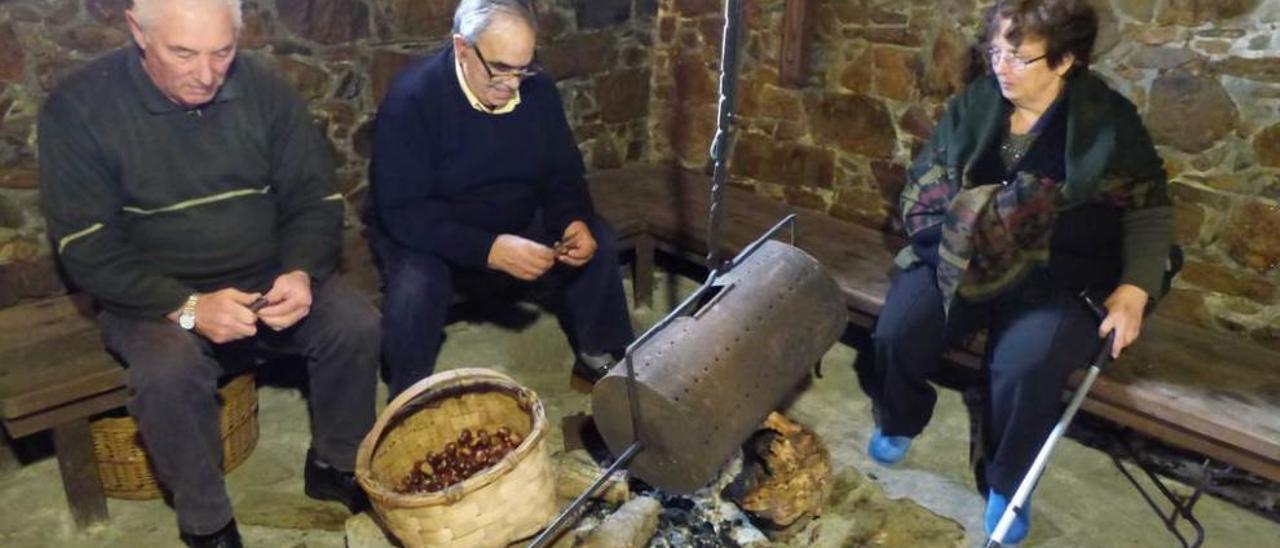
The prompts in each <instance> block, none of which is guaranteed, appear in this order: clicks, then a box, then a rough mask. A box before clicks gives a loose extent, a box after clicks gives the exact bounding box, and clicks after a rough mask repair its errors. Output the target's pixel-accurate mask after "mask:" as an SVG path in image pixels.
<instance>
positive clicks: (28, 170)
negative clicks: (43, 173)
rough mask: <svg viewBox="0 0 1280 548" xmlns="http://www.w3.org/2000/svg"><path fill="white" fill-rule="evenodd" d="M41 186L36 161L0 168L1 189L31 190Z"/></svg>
mask: <svg viewBox="0 0 1280 548" xmlns="http://www.w3.org/2000/svg"><path fill="white" fill-rule="evenodd" d="M39 185H40V177H39V170H38V169H37V167H36V164H35V162H34V161H23V162H21V163H18V164H16V165H11V166H5V167H0V188H19V189H30V188H36V187H37V186H39Z"/></svg>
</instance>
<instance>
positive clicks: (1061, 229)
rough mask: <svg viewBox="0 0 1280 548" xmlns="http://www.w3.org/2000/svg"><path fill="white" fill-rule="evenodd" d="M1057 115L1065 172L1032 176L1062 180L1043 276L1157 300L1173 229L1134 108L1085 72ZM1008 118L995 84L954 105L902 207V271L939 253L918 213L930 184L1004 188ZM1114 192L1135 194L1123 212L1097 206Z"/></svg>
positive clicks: (932, 219) (981, 83)
mask: <svg viewBox="0 0 1280 548" xmlns="http://www.w3.org/2000/svg"><path fill="white" fill-rule="evenodd" d="M1062 106H1064V107H1065V109H1064V110H1063V114H1062V115H1063V116H1065V118H1066V120H1065V139H1059V141H1058V142H1057V144H1056V145H1055V146H1060V147H1061V151H1062V152H1061V155H1060V156H1059V158H1060V160H1059V164H1060V166H1059V167H1060V171H1062V173H1058V174H1056V175H1055V174H1045V173H1037V174H1036V175H1037V176H1050V177H1054V178H1055V180H1058V187H1057V192H1058V198H1057V204H1058V210H1059V211H1058V216H1057V220H1056V221H1055V223H1054V226H1053V237H1052V243H1051V244H1050V246H1049V257H1048V260H1049V264H1048V268H1047V272H1048V273H1049V275H1050V278H1051V279H1055V280H1056V282H1057V283H1058V284H1059V285H1062V286H1065V287H1072V288H1085V287H1097V286H1099V285H1104V284H1105V285H1115V284H1116V283H1125V284H1133V285H1136V286H1138V287H1140V288H1142V289H1143V290H1145V291H1146V292H1147V294H1148V295H1150V297H1151V298H1152V299H1156V298H1158V297H1159V296H1160V288H1161V283H1162V276H1163V273H1164V268H1165V262H1166V260H1167V258H1168V255H1169V248H1170V245H1171V243H1172V224H1173V212H1172V208H1171V207H1170V202H1169V196H1168V189H1167V186H1168V185H1167V181H1166V178H1165V173H1164V167H1163V161H1162V160H1161V159H1160V157H1159V155H1157V153H1156V151H1155V148H1154V146H1153V145H1152V142H1151V138H1150V136H1149V135H1148V134H1147V131H1146V128H1145V127H1144V125H1143V123H1142V119H1141V117H1140V116H1139V115H1138V113H1137V110H1136V108H1135V107H1134V106H1133V104H1132V103H1131V102H1129V100H1128V99H1126V98H1124V96H1122V95H1120V94H1119V93H1117V92H1115V91H1114V90H1112V89H1111V88H1110V87H1108V86H1107V85H1106V84H1105V83H1104V82H1103V81H1102V80H1100V79H1099V78H1098V77H1097V76H1095V75H1093V74H1092V73H1091V72H1089V71H1078V72H1076V73H1074V74H1073V75H1072V76H1070V77H1069V78H1068V81H1067V87H1066V90H1065V95H1064V104H1063V105H1062ZM1011 112H1012V105H1011V104H1010V103H1009V102H1008V101H1007V100H1005V99H1004V97H1003V96H1002V94H1001V92H1000V88H999V85H998V83H997V82H996V80H995V78H994V77H991V78H983V79H981V80H978V81H976V82H974V83H973V84H971V85H970V86H969V87H968V88H966V89H965V90H964V91H963V92H962V93H961V94H960V95H958V96H957V97H955V98H954V99H952V101H951V103H950V104H949V105H948V108H947V111H946V113H945V114H944V115H943V117H942V119H941V120H940V121H939V122H938V125H937V127H936V129H935V130H934V133H933V136H932V137H931V139H930V142H929V143H928V144H927V145H926V146H925V148H924V149H923V150H922V151H921V152H920V154H919V155H918V156H917V157H916V159H915V161H914V162H913V164H912V166H911V169H910V170H909V171H908V182H907V188H906V189H905V190H904V192H903V194H902V201H901V203H900V206H901V211H902V213H903V222H904V225H905V226H906V228H907V231H908V234H909V235H911V236H912V239H913V243H914V244H915V245H913V246H912V247H909V248H907V249H904V250H903V253H902V254H900V256H899V261H898V264H899V266H903V267H906V266H909V265H910V264H912V263H915V262H916V261H919V260H921V259H922V257H923V256H925V255H927V252H926V251H925V250H924V248H926V247H927V246H929V245H934V244H936V241H933V242H929V241H927V240H928V239H929V238H930V232H931V231H930V230H926V228H928V226H927V225H929V224H930V223H933V224H937V221H936V216H935V215H931V214H930V213H929V212H928V211H927V209H928V208H927V207H922V202H923V201H924V200H927V199H928V193H929V192H930V189H928V188H927V186H928V185H929V184H930V183H931V182H932V183H935V184H936V182H937V181H939V180H942V181H944V182H946V183H947V184H949V185H952V186H953V187H955V188H960V189H968V188H974V187H977V186H979V185H986V184H997V183H1000V182H1001V177H1003V176H1005V175H1006V174H1005V173H1004V172H1003V171H1002V169H1000V166H1002V163H1001V162H1000V161H999V160H998V157H999V154H998V148H999V146H1000V142H1001V139H1002V138H1003V136H1004V131H1005V123H1006V120H1007V119H1008V116H1009V114H1010V113H1011ZM1046 115H1048V114H1046ZM1043 139H1044V138H1043V137H1042V138H1041V140H1043ZM1040 144H1041V143H1037V145H1033V146H1039V145H1040ZM993 162H994V165H995V166H996V167H995V168H994V169H993V168H992V165H993ZM1059 177H1060V179H1059ZM1117 188H1120V189H1123V190H1124V191H1126V192H1128V193H1130V194H1131V198H1132V199H1131V200H1130V203H1129V204H1128V205H1126V206H1124V207H1120V208H1114V207H1110V208H1108V207H1099V206H1098V205H1097V204H1098V202H1099V201H1100V200H1099V195H1100V194H1105V193H1107V192H1110V191H1111V189H1117ZM935 196H936V193H935ZM926 219H927V220H926ZM932 232H933V233H934V234H933V236H934V237H936V232H937V231H936V230H935V231H932Z"/></svg>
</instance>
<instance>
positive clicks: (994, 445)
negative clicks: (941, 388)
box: [865, 265, 1100, 496]
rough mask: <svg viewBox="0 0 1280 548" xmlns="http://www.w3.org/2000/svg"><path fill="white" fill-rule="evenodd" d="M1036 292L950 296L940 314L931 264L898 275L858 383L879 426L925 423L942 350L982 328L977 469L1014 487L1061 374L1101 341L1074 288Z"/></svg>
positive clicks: (1050, 413)
mask: <svg viewBox="0 0 1280 548" xmlns="http://www.w3.org/2000/svg"><path fill="white" fill-rule="evenodd" d="M1038 289H1039V288H1038ZM1015 293H1017V292H1015ZM1037 293H1038V294H1037V295H1035V296H1031V297H1028V296H1027V294H1025V293H1024V294H1014V295H1010V296H1007V297H999V298H996V299H994V300H992V301H987V302H983V303H978V304H968V303H957V304H955V305H953V306H952V309H951V314H950V317H945V316H944V314H943V310H942V295H941V293H940V292H939V291H938V285H937V280H936V276H935V271H934V269H933V268H932V267H930V266H928V265H919V266H915V267H912V268H910V269H908V270H906V271H904V272H901V273H899V275H898V276H897V277H896V278H895V279H894V280H893V283H892V285H891V286H890V288H889V294H888V296H887V297H886V299H885V306H884V310H882V311H881V313H880V317H879V319H878V320H877V322H876V326H875V330H874V333H873V335H872V337H873V342H874V350H873V351H874V353H875V375H874V380H873V382H871V383H870V384H869V385H868V386H865V389H866V390H867V392H868V394H869V396H870V397H871V399H872V401H873V402H874V404H875V409H876V413H877V421H878V423H879V425H880V427H881V429H882V430H883V431H884V433H885V434H887V435H892V436H916V435H917V434H919V433H920V432H921V431H922V430H923V429H924V427H925V425H927V424H928V423H929V420H930V418H932V416H933V408H934V404H935V403H936V402H937V392H936V391H935V390H934V388H933V386H932V385H931V384H930V383H929V380H928V379H929V377H930V376H932V375H933V374H934V373H935V372H937V370H938V368H939V366H940V364H941V362H942V354H943V352H944V351H946V349H947V347H948V346H950V345H951V344H953V343H955V342H957V341H958V340H959V339H960V338H961V337H963V336H964V335H966V334H968V333H970V332H973V331H974V330H978V329H984V328H985V329H987V347H986V349H985V355H984V357H983V367H984V368H985V369H986V374H987V378H988V382H989V386H988V388H989V390H990V397H989V400H988V401H989V404H988V405H987V406H986V409H984V417H983V422H984V425H985V430H986V432H988V433H989V436H988V438H989V439H988V440H987V444H986V447H985V463H986V469H985V477H986V479H987V482H988V483H989V484H990V486H991V487H992V488H994V489H995V490H996V491H997V492H999V493H1001V494H1004V495H1006V496H1009V495H1012V494H1013V492H1014V491H1015V490H1016V489H1017V486H1018V483H1019V482H1020V481H1021V480H1022V476H1023V475H1024V474H1026V472H1027V470H1028V469H1029V468H1030V467H1031V462H1032V461H1033V460H1034V459H1035V455H1036V452H1037V451H1039V449H1040V446H1041V445H1042V444H1043V442H1044V440H1045V438H1046V437H1047V436H1048V434H1049V431H1050V430H1051V429H1052V428H1053V425H1054V424H1055V423H1056V422H1057V420H1058V418H1059V415H1060V414H1061V412H1062V409H1063V403H1062V392H1063V390H1064V389H1065V388H1066V384H1067V377H1068V376H1070V374H1071V372H1072V371H1074V370H1075V369H1077V368H1080V367H1083V366H1085V365H1086V362H1087V361H1088V360H1089V359H1090V358H1091V357H1092V355H1093V353H1094V351H1095V350H1096V349H1097V348H1098V345H1099V344H1100V341H1099V339H1098V335H1097V330H1098V320H1097V319H1096V318H1095V317H1094V315H1093V313H1092V312H1091V311H1089V309H1088V307H1087V306H1086V305H1085V304H1084V303H1083V301H1082V300H1081V299H1080V298H1079V297H1078V296H1077V295H1076V294H1075V293H1073V292H1070V291H1065V290H1049V289H1044V290H1037Z"/></svg>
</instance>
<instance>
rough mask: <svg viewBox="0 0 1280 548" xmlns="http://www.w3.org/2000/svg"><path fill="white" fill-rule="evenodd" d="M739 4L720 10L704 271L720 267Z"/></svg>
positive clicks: (737, 0)
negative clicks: (717, 97) (716, 105)
mask: <svg viewBox="0 0 1280 548" xmlns="http://www.w3.org/2000/svg"><path fill="white" fill-rule="evenodd" d="M741 23H742V2H741V0H728V1H726V2H725V6H724V38H723V40H721V44H723V47H722V50H721V52H720V101H719V108H718V112H717V115H716V135H715V138H714V139H712V140H711V163H712V170H713V171H712V176H711V199H710V207H709V208H708V211H707V270H710V271H712V272H715V271H718V270H719V269H720V267H721V266H723V259H722V258H721V256H720V255H721V254H720V246H719V241H720V225H721V221H722V220H723V218H724V188H725V185H726V184H728V179H729V165H728V164H729V150H730V148H731V147H732V146H733V129H734V128H733V126H734V122H735V115H734V110H733V109H734V103H735V100H736V98H737V95H738V40H739V38H740V36H741V31H740V28H741Z"/></svg>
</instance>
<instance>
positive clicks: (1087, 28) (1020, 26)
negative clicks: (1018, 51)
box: [987, 0, 1098, 67]
mask: <svg viewBox="0 0 1280 548" xmlns="http://www.w3.org/2000/svg"><path fill="white" fill-rule="evenodd" d="M1006 19H1007V20H1009V28H1008V30H1007V31H1006V32H1005V34H1004V39H1005V40H1008V41H1009V43H1010V44H1013V46H1014V47H1017V46H1019V45H1021V44H1022V41H1023V40H1024V39H1026V38H1027V37H1036V38H1044V40H1045V42H1046V46H1045V54H1046V57H1045V61H1048V62H1049V66H1051V67H1056V66H1058V64H1059V63H1061V62H1062V59H1063V57H1065V56H1066V55H1067V54H1071V55H1073V56H1075V59H1076V66H1077V67H1088V66H1089V61H1090V60H1092V57H1093V43H1094V41H1095V40H1096V39H1097V38H1098V14H1097V12H1095V11H1094V10H1093V6H1090V5H1089V2H1087V1H1086V0H1000V1H999V2H996V5H995V6H992V8H991V11H990V12H989V13H988V14H987V42H988V43H990V42H991V41H993V40H994V39H995V37H996V33H997V32H999V31H1000V23H1001V22H1003V21H1004V20H1006Z"/></svg>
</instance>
